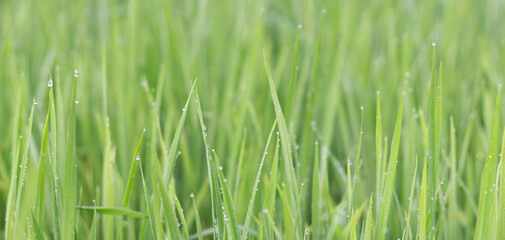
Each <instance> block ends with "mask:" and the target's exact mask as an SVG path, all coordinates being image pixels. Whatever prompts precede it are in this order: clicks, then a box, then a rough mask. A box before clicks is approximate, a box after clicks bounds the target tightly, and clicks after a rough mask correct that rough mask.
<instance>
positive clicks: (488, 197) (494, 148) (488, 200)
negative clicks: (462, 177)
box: [474, 89, 501, 240]
mask: <svg viewBox="0 0 505 240" xmlns="http://www.w3.org/2000/svg"><path fill="white" fill-rule="evenodd" d="M500 100H501V89H498V93H497V96H496V106H495V110H494V115H493V123H492V129H491V135H490V137H489V145H488V151H487V155H486V162H485V163H484V169H482V178H481V184H480V193H479V210H478V213H477V224H476V227H475V236H474V238H475V239H476V240H480V239H487V234H488V229H489V221H490V217H491V206H492V203H493V195H492V192H491V191H490V190H491V189H492V185H493V182H494V180H495V175H496V155H497V152H498V137H499V136H498V132H499V128H500Z"/></svg>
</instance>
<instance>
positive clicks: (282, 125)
mask: <svg viewBox="0 0 505 240" xmlns="http://www.w3.org/2000/svg"><path fill="white" fill-rule="evenodd" d="M263 59H264V63H265V70H266V73H267V78H268V83H269V86H270V93H271V95H272V100H273V104H274V109H275V115H276V117H277V123H278V125H279V134H280V137H281V144H282V145H281V153H282V159H283V163H284V164H283V166H284V174H285V176H286V178H287V183H286V185H287V188H286V190H288V192H287V197H289V201H290V205H291V206H292V208H293V209H291V215H293V216H294V215H295V212H296V211H297V210H296V209H300V208H299V207H297V206H296V205H297V199H296V193H298V185H297V183H298V181H297V180H296V174H295V169H294V167H293V157H292V155H291V150H290V149H289V146H290V144H289V143H290V140H289V132H288V128H287V125H286V120H285V119H284V114H283V113H282V108H281V105H280V103H279V98H278V97H277V90H276V88H275V83H274V79H273V77H272V72H271V71H270V67H269V65H268V60H267V56H266V53H265V51H263ZM294 220H295V223H296V222H298V220H296V219H294ZM295 226H296V224H295ZM298 231H299V229H298V227H296V228H295V230H294V232H295V233H297V232H298Z"/></svg>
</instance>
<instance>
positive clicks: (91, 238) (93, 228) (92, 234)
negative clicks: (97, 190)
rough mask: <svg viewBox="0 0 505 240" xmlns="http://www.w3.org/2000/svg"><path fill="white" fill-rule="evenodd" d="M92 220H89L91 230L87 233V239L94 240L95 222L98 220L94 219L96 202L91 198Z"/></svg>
mask: <svg viewBox="0 0 505 240" xmlns="http://www.w3.org/2000/svg"><path fill="white" fill-rule="evenodd" d="M93 205H94V206H93V222H91V232H90V233H89V239H90V240H95V239H96V222H97V221H98V220H97V219H96V203H95V201H94V200H93Z"/></svg>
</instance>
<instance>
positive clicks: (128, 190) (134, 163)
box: [123, 129, 146, 207]
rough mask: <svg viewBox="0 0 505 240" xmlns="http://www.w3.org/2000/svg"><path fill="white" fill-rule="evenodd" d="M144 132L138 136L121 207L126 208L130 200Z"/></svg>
mask: <svg viewBox="0 0 505 240" xmlns="http://www.w3.org/2000/svg"><path fill="white" fill-rule="evenodd" d="M145 133H146V130H145V129H144V130H143V131H142V134H141V135H140V140H139V143H138V144H137V150H135V154H134V155H133V157H132V160H131V164H130V175H129V176H128V183H127V184H126V190H125V195H124V201H123V207H128V201H129V200H130V195H131V191H132V186H133V180H134V178H135V171H136V170H137V165H138V163H139V161H140V149H141V148H142V141H143V140H144V134H145Z"/></svg>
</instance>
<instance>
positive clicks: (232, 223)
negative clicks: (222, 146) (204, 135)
mask: <svg viewBox="0 0 505 240" xmlns="http://www.w3.org/2000/svg"><path fill="white" fill-rule="evenodd" d="M212 152H213V153H214V159H213V163H214V168H215V171H216V172H217V177H218V179H219V186H221V192H222V198H223V202H224V210H225V211H226V215H227V216H226V217H224V220H225V222H227V224H228V229H229V231H230V232H231V235H230V237H231V239H239V238H240V235H239V230H238V225H237V215H236V214H235V206H234V205H233V200H232V198H231V192H230V189H229V188H228V183H227V182H228V180H226V178H225V176H224V174H223V167H222V166H221V165H220V163H219V159H218V158H217V154H216V152H215V151H214V149H212ZM255 184H257V182H256V183H255ZM254 190H256V189H254ZM244 232H247V229H244Z"/></svg>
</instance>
